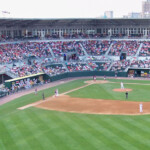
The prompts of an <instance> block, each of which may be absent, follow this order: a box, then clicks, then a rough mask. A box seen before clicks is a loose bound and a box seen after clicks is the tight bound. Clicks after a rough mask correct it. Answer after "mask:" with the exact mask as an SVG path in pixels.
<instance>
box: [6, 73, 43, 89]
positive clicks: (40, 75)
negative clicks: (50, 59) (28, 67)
mask: <svg viewBox="0 0 150 150" xmlns="http://www.w3.org/2000/svg"><path fill="white" fill-rule="evenodd" d="M27 79H30V80H33V79H37V83H39V82H40V81H44V79H45V74H44V73H38V74H32V75H29V76H24V77H20V78H15V79H10V80H6V81H5V87H7V88H9V89H11V87H12V84H19V83H20V82H21V81H22V80H23V81H24V80H27Z"/></svg>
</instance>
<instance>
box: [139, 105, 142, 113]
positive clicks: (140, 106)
mask: <svg viewBox="0 0 150 150" xmlns="http://www.w3.org/2000/svg"><path fill="white" fill-rule="evenodd" d="M139 108H140V113H142V112H143V104H139Z"/></svg>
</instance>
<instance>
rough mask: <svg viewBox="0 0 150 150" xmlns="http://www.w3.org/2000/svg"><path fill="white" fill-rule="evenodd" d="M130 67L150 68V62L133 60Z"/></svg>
mask: <svg viewBox="0 0 150 150" xmlns="http://www.w3.org/2000/svg"><path fill="white" fill-rule="evenodd" d="M130 67H134V68H150V60H149V59H147V60H132V62H131V65H130Z"/></svg>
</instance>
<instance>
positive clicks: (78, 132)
mask: <svg viewBox="0 0 150 150" xmlns="http://www.w3.org/2000/svg"><path fill="white" fill-rule="evenodd" d="M79 85H80V86H82V85H83V81H82V80H79V81H73V82H71V83H68V84H64V85H61V88H62V89H60V91H61V90H62V92H64V91H66V90H68V89H71V88H76V87H78V86H79ZM92 86H93V85H92ZM109 86H110V88H111V86H112V85H109ZM116 86H117V84H116ZM55 88H56V87H55ZM55 88H52V89H51V90H50V89H48V91H47V92H48V93H47V96H49V95H51V94H53V93H49V91H53V90H54V89H55ZM58 88H60V87H59V86H58ZM104 89H105V88H104ZM82 90H83V89H82ZM45 93H46V91H45ZM72 94H73V93H72ZM29 97H31V98H30V99H29ZM26 98H28V99H26ZM40 98H41V93H39V95H38V96H37V97H35V96H34V94H30V95H29V96H27V97H26V96H24V97H23V98H20V99H17V100H15V101H12V102H10V103H8V104H5V105H2V106H0V114H1V115H0V150H141V149H142V150H149V149H150V142H149V141H150V115H142V116H120V115H88V114H75V113H64V112H56V111H48V110H42V109H38V108H34V107H32V108H28V109H25V110H22V111H20V110H17V109H16V108H17V107H18V106H22V105H24V104H28V103H30V102H33V101H36V100H38V99H40Z"/></svg>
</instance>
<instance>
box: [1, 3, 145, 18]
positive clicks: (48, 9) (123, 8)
mask: <svg viewBox="0 0 150 150" xmlns="http://www.w3.org/2000/svg"><path fill="white" fill-rule="evenodd" d="M142 1H143V0H0V17H1V18H2V17H7V18H97V17H100V16H103V15H104V12H105V11H110V10H111V11H113V12H114V17H115V18H121V17H122V16H123V15H127V14H128V13H130V12H141V11H142ZM2 11H7V12H10V14H7V13H2Z"/></svg>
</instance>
